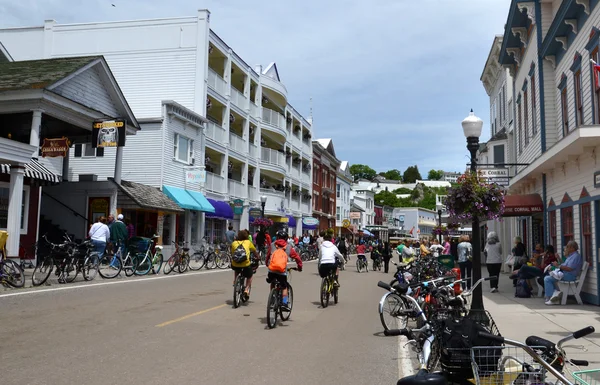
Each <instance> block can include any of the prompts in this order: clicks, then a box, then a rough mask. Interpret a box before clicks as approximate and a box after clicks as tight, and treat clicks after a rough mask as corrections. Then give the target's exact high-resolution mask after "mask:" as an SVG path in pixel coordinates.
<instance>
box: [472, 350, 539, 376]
mask: <svg viewBox="0 0 600 385" xmlns="http://www.w3.org/2000/svg"><path fill="white" fill-rule="evenodd" d="M471 363H472V365H473V374H474V378H475V379H476V384H477V385H504V384H515V385H525V384H543V383H544V382H545V380H546V370H545V369H544V368H543V367H542V366H541V365H540V364H538V363H537V362H535V360H533V359H532V358H531V357H530V356H529V354H527V353H526V352H525V351H524V350H523V349H521V348H517V347H512V346H485V347H483V346H476V347H473V348H471Z"/></svg>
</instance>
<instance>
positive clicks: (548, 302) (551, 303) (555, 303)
mask: <svg viewBox="0 0 600 385" xmlns="http://www.w3.org/2000/svg"><path fill="white" fill-rule="evenodd" d="M544 303H545V304H546V305H548V306H552V305H558V301H555V302H552V299H550V300H549V301H546V302H544Z"/></svg>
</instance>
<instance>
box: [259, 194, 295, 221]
mask: <svg viewBox="0 0 600 385" xmlns="http://www.w3.org/2000/svg"><path fill="white" fill-rule="evenodd" d="M260 195H261V196H262V195H264V196H266V197H267V202H266V204H265V212H268V213H277V214H280V215H283V213H285V208H286V207H287V206H288V204H289V203H288V200H287V198H286V197H285V193H284V192H283V191H277V190H274V189H272V188H261V189H260ZM282 207H283V209H282Z"/></svg>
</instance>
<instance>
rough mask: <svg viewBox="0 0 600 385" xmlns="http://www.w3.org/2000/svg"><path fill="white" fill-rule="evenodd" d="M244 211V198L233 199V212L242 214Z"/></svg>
mask: <svg viewBox="0 0 600 385" xmlns="http://www.w3.org/2000/svg"><path fill="white" fill-rule="evenodd" d="M243 212H244V201H243V200H242V199H236V200H234V201H233V213H234V214H235V215H242V213H243Z"/></svg>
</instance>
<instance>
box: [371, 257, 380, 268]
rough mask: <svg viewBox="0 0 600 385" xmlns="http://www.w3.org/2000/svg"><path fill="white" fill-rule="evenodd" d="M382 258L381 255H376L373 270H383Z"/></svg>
mask: <svg viewBox="0 0 600 385" xmlns="http://www.w3.org/2000/svg"><path fill="white" fill-rule="evenodd" d="M381 266H382V263H381V258H380V257H375V258H373V271H381Z"/></svg>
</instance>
